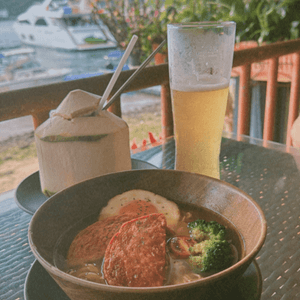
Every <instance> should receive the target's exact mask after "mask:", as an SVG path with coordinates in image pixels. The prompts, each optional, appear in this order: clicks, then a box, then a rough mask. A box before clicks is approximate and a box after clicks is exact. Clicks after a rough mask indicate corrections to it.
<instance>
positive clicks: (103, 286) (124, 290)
mask: <svg viewBox="0 0 300 300" xmlns="http://www.w3.org/2000/svg"><path fill="white" fill-rule="evenodd" d="M132 172H135V173H141V172H153V173H154V172H166V173H168V172H181V173H186V174H191V175H193V176H197V177H199V178H200V177H204V178H209V180H212V181H215V182H218V183H219V184H222V185H225V186H228V187H229V188H233V189H234V190H236V191H237V192H238V193H240V194H242V195H243V196H244V198H246V199H247V201H249V202H250V203H251V204H252V205H253V206H254V207H255V209H256V210H257V212H258V214H259V216H260V220H261V234H260V236H259V238H258V241H257V243H256V245H255V246H254V248H253V249H252V250H251V252H250V253H248V254H247V255H245V256H244V257H243V258H242V259H240V260H239V261H238V262H236V263H235V264H233V265H232V266H230V267H229V268H226V269H225V270H222V271H220V272H217V273H215V274H212V275H210V276H207V277H205V278H200V279H197V280H194V281H191V282H186V283H179V284H175V285H165V286H158V287H123V286H115V285H108V284H101V283H96V282H92V281H88V280H85V279H81V278H77V277H75V276H72V275H70V274H67V273H66V272H64V271H62V270H60V269H59V268H57V267H55V266H54V265H52V264H50V263H48V262H47V261H46V260H45V259H44V258H43V257H42V256H41V255H40V253H39V252H38V250H37V248H36V246H35V245H34V243H33V240H32V230H31V228H32V226H33V223H34V220H35V216H36V215H38V213H39V211H40V210H42V208H43V207H44V206H46V205H47V203H50V202H51V201H55V198H56V196H57V195H59V194H61V193H64V192H65V191H66V190H68V189H71V188H72V187H74V186H77V185H80V184H83V183H84V182H86V181H91V180H95V179H97V178H99V177H109V176H113V175H114V174H117V173H132ZM125 175H126V174H125ZM53 199H54V200H53ZM266 234H267V222H266V218H265V215H264V212H263V211H262V209H261V207H260V206H259V205H258V203H257V202H256V201H255V200H254V199H253V198H252V197H251V196H250V195H248V194H247V193H245V192H244V191H243V190H241V189H239V188H237V187H235V186H234V185H232V184H230V183H228V182H225V181H222V180H219V179H215V178H212V177H208V176H205V175H202V174H197V173H191V172H186V171H178V170H171V169H147V170H129V171H121V172H116V173H110V174H105V175H101V176H98V177H94V178H90V179H87V180H84V181H81V182H79V183H77V184H75V185H73V186H70V187H68V188H66V189H64V190H62V191H60V192H58V193H56V194H54V195H53V196H51V197H49V198H48V199H47V200H46V201H45V202H44V203H43V204H42V205H41V206H40V207H39V208H38V209H37V210H36V212H35V213H34V215H33V217H32V218H31V220H30V223H29V227H28V241H29V246H30V248H31V250H32V253H33V254H34V256H35V257H36V259H37V260H38V261H39V262H40V264H41V265H42V266H43V267H44V268H45V269H46V270H47V271H48V272H49V273H50V274H51V276H52V274H53V275H55V276H57V277H59V278H61V279H62V280H64V281H68V282H71V283H73V284H75V285H78V286H82V287H86V288H91V289H93V290H101V291H103V292H113V293H161V292H169V291H175V290H178V289H186V288H193V287H196V286H198V285H199V282H201V283H202V284H203V285H205V284H208V283H210V282H214V281H218V280H219V279H222V278H224V277H226V276H227V275H228V274H230V273H231V271H232V270H233V269H238V268H242V266H243V265H244V264H246V265H247V267H248V266H249V265H250V264H251V262H252V260H253V259H254V258H255V256H256V255H257V254H258V252H259V250H260V249H261V247H262V246H263V244H264V242H265V239H266ZM247 261H248V262H247Z"/></svg>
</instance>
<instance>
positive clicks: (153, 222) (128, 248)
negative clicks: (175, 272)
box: [103, 214, 167, 287]
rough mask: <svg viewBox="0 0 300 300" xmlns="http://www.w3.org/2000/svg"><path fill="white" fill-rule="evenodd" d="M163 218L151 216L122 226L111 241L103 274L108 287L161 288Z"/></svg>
mask: <svg viewBox="0 0 300 300" xmlns="http://www.w3.org/2000/svg"><path fill="white" fill-rule="evenodd" d="M166 224H167V222H166V218H165V216H164V215H163V214H151V215H147V216H143V217H140V218H137V219H134V220H131V221H128V222H127V223H124V224H123V225H122V226H121V228H120V230H119V232H117V233H116V234H115V235H114V237H113V238H112V239H111V241H110V243H109V245H108V246H107V249H106V252H105V258H104V265H103V273H104V277H105V279H106V281H107V283H108V284H110V285H118V286H129V287H152V286H161V285H163V281H164V275H165V264H166Z"/></svg>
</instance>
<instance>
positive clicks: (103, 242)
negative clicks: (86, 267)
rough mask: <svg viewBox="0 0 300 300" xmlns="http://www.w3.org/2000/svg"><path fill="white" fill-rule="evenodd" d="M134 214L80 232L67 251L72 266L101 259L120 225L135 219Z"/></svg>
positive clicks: (106, 220)
mask: <svg viewBox="0 0 300 300" xmlns="http://www.w3.org/2000/svg"><path fill="white" fill-rule="evenodd" d="M136 217H137V215H136V214H129V213H128V214H123V215H118V216H113V217H109V218H106V219H104V220H101V221H98V222H95V223H93V224H92V225H90V226H88V227H87V228H85V229H83V230H82V231H80V232H79V233H78V234H77V236H76V237H75V239H74V240H73V242H72V243H71V246H70V248H69V251H68V256H67V259H68V263H69V264H70V265H72V266H74V265H80V264H82V263H86V262H89V261H95V260H97V259H100V258H103V256H104V253H105V250H106V247H107V245H108V243H109V241H110V240H111V238H112V237H113V236H114V234H115V233H116V232H118V231H119V229H120V227H121V225H122V224H123V223H125V222H127V221H129V220H132V219H134V218H136Z"/></svg>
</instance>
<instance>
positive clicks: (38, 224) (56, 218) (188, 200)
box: [29, 170, 266, 280]
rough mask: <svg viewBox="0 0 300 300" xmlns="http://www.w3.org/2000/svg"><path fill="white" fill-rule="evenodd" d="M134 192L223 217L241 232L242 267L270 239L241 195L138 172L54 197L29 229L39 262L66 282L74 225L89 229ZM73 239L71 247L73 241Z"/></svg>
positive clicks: (224, 187)
mask: <svg viewBox="0 0 300 300" xmlns="http://www.w3.org/2000/svg"><path fill="white" fill-rule="evenodd" d="M132 189H144V190H148V191H151V192H153V193H156V194H159V195H161V196H163V197H166V198H167V199H169V200H172V201H174V202H176V203H177V204H179V205H186V204H191V205H195V206H198V207H204V208H207V209H210V210H212V211H213V212H215V213H216V214H219V215H222V216H223V217H224V218H225V219H227V220H228V222H230V223H232V224H233V225H234V226H235V228H236V229H237V231H238V232H239V234H240V235H241V238H242V240H243V243H244V255H243V258H242V260H241V261H239V262H238V264H239V265H241V264H244V263H247V264H248V265H249V264H250V263H251V261H252V259H253V258H254V257H255V255H256V254H257V252H258V251H259V249H260V248H261V247H262V244H263V242H264V239H265V235H266V222H265V218H264V215H263V213H262V211H261V209H260V208H259V206H258V205H257V204H256V203H255V202H254V201H253V199H252V198H251V197H250V196H248V195H247V194H245V193H244V192H242V191H240V190H239V189H237V188H235V187H233V186H231V185H229V184H227V183H224V182H221V181H219V180H215V179H212V178H209V177H206V176H202V175H198V174H192V173H187V172H180V171H174V170H133V171H126V172H120V173H114V174H109V175H104V176H101V177H97V178H93V179H90V180H87V181H84V182H81V183H79V184H76V185H74V186H72V187H69V188H67V189H65V190H63V191H61V192H59V193H57V194H55V195H54V196H52V197H50V198H49V199H48V200H47V201H46V202H45V203H44V204H43V205H42V206H41V207H40V208H39V209H38V210H37V211H36V213H35V214H34V216H33V218H32V221H31V223H30V227H29V242H30V246H31V248H32V251H33V253H34V255H35V256H36V257H37V259H38V260H39V262H40V263H41V264H42V265H43V266H44V267H46V269H48V271H50V272H52V271H53V272H55V273H56V275H57V274H59V276H62V277H64V276H65V273H63V272H61V271H59V270H55V268H53V265H54V262H53V257H54V251H55V246H56V245H57V242H58V240H59V238H60V237H61V236H62V235H63V233H64V232H66V230H68V229H69V228H71V227H72V226H74V224H76V223H77V224H79V225H78V226H83V225H82V224H83V223H82V224H81V225H80V223H78V222H79V221H80V220H83V219H84V218H86V217H88V216H90V215H95V212H100V210H101V208H102V207H104V206H105V205H106V204H107V202H108V200H109V199H111V198H112V197H114V196H115V195H118V194H121V193H123V192H125V191H128V190H132ZM69 238H70V241H69V243H70V242H71V240H72V237H69ZM234 268H235V266H233V267H231V269H234ZM222 272H225V273H226V272H230V270H229V271H222ZM222 272H220V273H222ZM67 277H70V276H67ZM66 280H68V278H67V279H66Z"/></svg>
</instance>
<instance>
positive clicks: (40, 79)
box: [0, 48, 71, 92]
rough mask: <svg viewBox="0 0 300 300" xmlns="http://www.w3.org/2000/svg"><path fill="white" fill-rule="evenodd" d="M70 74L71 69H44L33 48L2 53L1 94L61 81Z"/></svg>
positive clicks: (0, 69)
mask: <svg viewBox="0 0 300 300" xmlns="http://www.w3.org/2000/svg"><path fill="white" fill-rule="evenodd" d="M70 72H71V69H69V68H61V69H46V68H44V67H42V66H41V65H40V63H39V62H38V61H37V60H36V59H35V50H34V49H33V48H18V49H11V50H6V51H2V52H0V92H6V91H9V90H14V89H20V88H28V87H32V86H37V85H44V84H49V83H53V82H57V81H61V80H63V78H64V77H65V76H66V75H67V74H69V73H70Z"/></svg>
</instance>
